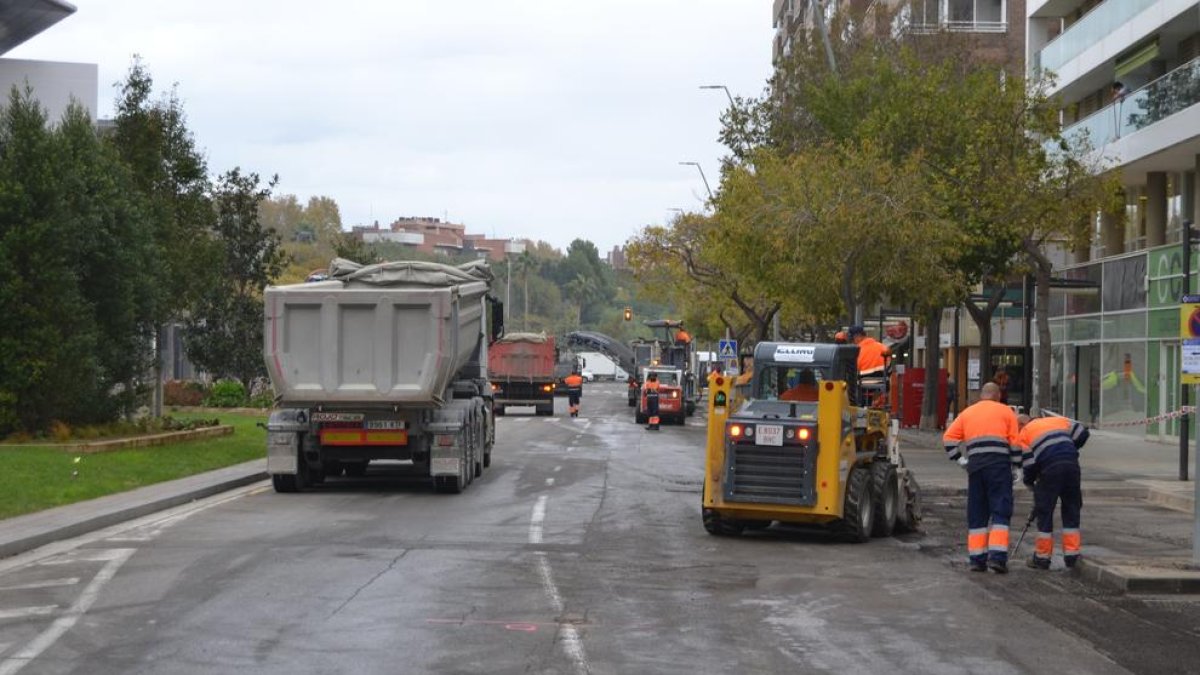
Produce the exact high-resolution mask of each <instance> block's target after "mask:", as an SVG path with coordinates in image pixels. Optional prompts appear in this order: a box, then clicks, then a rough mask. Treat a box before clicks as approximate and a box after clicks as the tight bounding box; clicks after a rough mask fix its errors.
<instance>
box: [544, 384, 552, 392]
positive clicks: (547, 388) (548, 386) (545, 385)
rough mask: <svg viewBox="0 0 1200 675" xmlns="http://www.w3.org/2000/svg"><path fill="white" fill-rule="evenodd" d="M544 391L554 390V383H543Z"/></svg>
mask: <svg viewBox="0 0 1200 675" xmlns="http://www.w3.org/2000/svg"><path fill="white" fill-rule="evenodd" d="M542 391H554V385H552V384H543V385H542Z"/></svg>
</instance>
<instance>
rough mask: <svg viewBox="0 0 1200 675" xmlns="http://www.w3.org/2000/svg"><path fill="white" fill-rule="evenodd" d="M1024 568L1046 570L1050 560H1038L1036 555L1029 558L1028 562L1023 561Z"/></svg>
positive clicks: (1048, 567)
mask: <svg viewBox="0 0 1200 675" xmlns="http://www.w3.org/2000/svg"><path fill="white" fill-rule="evenodd" d="M1025 566H1026V567H1028V568H1030V569H1035V570H1048V569H1050V560H1048V559H1047V558H1039V557H1037V556H1036V555H1035V556H1030V558H1029V560H1026V561H1025Z"/></svg>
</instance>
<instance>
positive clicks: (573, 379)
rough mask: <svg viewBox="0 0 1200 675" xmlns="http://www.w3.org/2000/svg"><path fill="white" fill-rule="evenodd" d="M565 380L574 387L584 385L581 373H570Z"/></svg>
mask: <svg viewBox="0 0 1200 675" xmlns="http://www.w3.org/2000/svg"><path fill="white" fill-rule="evenodd" d="M563 382H565V383H566V385H567V386H568V387H570V388H572V389H578V388H579V387H582V386H583V377H582V376H580V375H574V374H572V375H568V376H567V377H566V379H565V380H563Z"/></svg>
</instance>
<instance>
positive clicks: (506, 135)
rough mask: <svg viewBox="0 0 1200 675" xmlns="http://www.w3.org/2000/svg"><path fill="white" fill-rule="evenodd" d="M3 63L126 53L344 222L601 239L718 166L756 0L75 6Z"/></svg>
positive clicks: (209, 139)
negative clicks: (329, 200)
mask: <svg viewBox="0 0 1200 675" xmlns="http://www.w3.org/2000/svg"><path fill="white" fill-rule="evenodd" d="M72 1H73V3H74V4H75V5H76V6H77V7H78V11H77V12H76V13H75V14H74V15H73V16H71V17H69V18H67V19H65V20H63V21H62V22H61V23H59V24H58V25H56V26H54V27H52V28H50V29H49V30H47V31H46V32H45V33H43V34H41V35H39V36H38V37H36V38H34V39H32V40H30V41H29V42H27V43H25V44H24V45H22V46H21V47H19V48H17V49H15V50H13V51H12V52H10V53H9V54H7V56H9V57H12V58H28V59H47V60H59V61H82V62H88V63H97V64H99V67H100V110H99V111H98V112H99V115H100V116H101V117H110V116H111V115H112V109H113V106H112V99H113V88H112V86H111V85H112V83H114V82H117V81H118V80H120V79H121V78H122V77H123V75H124V73H125V71H126V70H127V69H128V67H129V63H130V60H131V57H132V55H133V54H140V55H141V56H142V58H143V59H144V61H145V63H146V65H147V66H148V68H149V70H150V72H151V74H152V75H153V76H154V78H155V82H156V84H158V85H160V86H162V87H166V86H169V85H170V84H171V83H178V85H179V93H180V95H181V97H182V98H183V101H184V105H185V110H186V111H187V113H188V118H189V124H190V127H191V129H192V131H193V132H194V133H195V135H196V139H197V141H198V142H199V144H200V146H201V147H202V148H203V149H204V150H205V151H206V152H207V154H208V157H209V166H210V170H211V171H213V172H214V173H216V172H219V171H224V170H225V169H228V168H231V167H233V166H241V167H243V168H244V169H248V170H253V171H257V172H259V173H260V174H264V175H268V174H273V173H278V174H279V177H280V180H281V182H280V185H279V191H280V192H281V193H292V194H296V195H298V196H300V197H301V198H302V199H307V198H308V197H309V196H311V195H328V196H331V197H333V198H334V199H335V200H337V202H338V204H339V206H340V207H341V210H342V218H343V222H344V224H345V226H346V227H347V229H348V228H349V227H350V226H351V225H357V224H369V223H370V222H371V221H372V220H378V221H379V222H380V224H382V225H385V226H386V225H387V224H388V223H390V222H391V221H392V220H393V219H395V218H396V217H399V216H404V215H413V216H415V215H427V216H437V217H445V216H446V215H448V216H449V218H450V220H452V221H455V222H462V223H465V224H466V225H467V227H468V231H473V232H483V233H486V234H488V235H493V234H494V235H495V236H499V237H529V238H533V239H544V240H546V241H549V242H550V243H552V244H554V245H555V246H558V247H560V248H562V247H565V246H566V245H567V244H568V243H570V241H571V240H572V239H574V238H576V237H580V238H585V239H590V240H592V241H593V242H595V243H596V244H597V246H599V247H600V249H601V252H602V253H603V252H604V251H606V250H608V249H610V248H611V247H612V246H613V245H615V244H619V243H623V242H624V241H625V240H626V239H627V238H628V237H630V236H631V235H633V234H635V233H636V232H637V231H638V229H639V228H640V227H641V226H643V225H645V224H648V223H661V222H664V221H665V220H666V219H668V218H669V217H670V216H671V215H672V214H671V211H670V209H672V208H686V209H699V208H700V207H701V205H702V199H703V197H704V185H703V183H701V181H700V176H699V173H698V172H697V171H696V170H695V168H694V167H689V166H680V165H679V164H678V162H680V161H697V162H700V163H701V164H702V165H703V168H704V172H705V173H706V174H707V175H708V178H709V181H710V182H712V183H714V184H715V182H716V180H717V178H718V160H719V158H720V157H721V155H722V154H723V152H724V149H723V148H722V147H721V146H720V145H719V144H718V143H717V142H716V136H717V132H718V130H719V121H718V117H719V115H720V113H721V111H722V110H723V109H724V108H725V107H726V106H727V100H726V98H725V95H724V93H723V92H720V91H701V90H700V89H698V86H699V85H702V84H724V85H727V86H728V87H729V88H730V90H732V91H733V93H734V95H757V94H759V93H760V92H761V90H762V88H763V86H764V83H765V80H766V78H767V77H768V76H769V74H770V60H771V36H772V29H771V3H770V1H769V0H593V1H588V2H582V1H577V0H576V1H573V0H340V1H330V0H322V1H317V0H288V1H283V0H237V1H233V0H223V1H218V2H214V1H213V0H204V1H200V0H169V1H164V0H72Z"/></svg>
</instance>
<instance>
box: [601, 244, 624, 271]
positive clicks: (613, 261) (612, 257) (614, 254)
mask: <svg viewBox="0 0 1200 675" xmlns="http://www.w3.org/2000/svg"><path fill="white" fill-rule="evenodd" d="M604 260H605V262H607V263H608V266H609V267H611V268H613V269H614V270H624V269H629V262H628V261H627V260H626V259H625V247H624V246H613V248H612V250H611V251H609V252H608V255H607V256H605V257H604Z"/></svg>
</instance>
